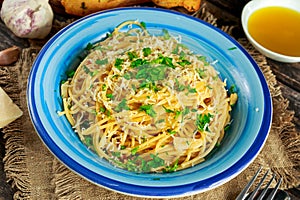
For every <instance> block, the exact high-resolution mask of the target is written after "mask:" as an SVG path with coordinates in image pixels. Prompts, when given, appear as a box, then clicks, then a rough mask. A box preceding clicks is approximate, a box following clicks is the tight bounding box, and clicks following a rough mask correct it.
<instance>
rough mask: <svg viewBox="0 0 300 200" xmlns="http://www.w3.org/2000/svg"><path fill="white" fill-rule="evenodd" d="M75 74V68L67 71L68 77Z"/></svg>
mask: <svg viewBox="0 0 300 200" xmlns="http://www.w3.org/2000/svg"><path fill="white" fill-rule="evenodd" d="M74 74H75V70H70V71H67V72H66V75H67V77H68V78H73V76H74Z"/></svg>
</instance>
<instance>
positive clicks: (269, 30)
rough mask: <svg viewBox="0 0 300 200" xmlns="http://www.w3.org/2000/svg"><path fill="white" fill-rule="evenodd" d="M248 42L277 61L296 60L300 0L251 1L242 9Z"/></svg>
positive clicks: (299, 43)
mask: <svg viewBox="0 0 300 200" xmlns="http://www.w3.org/2000/svg"><path fill="white" fill-rule="evenodd" d="M241 21H242V26H243V29H244V31H245V34H246V36H247V38H248V40H249V42H251V43H252V45H253V46H254V47H255V48H256V49H257V50H258V51H259V52H260V53H262V54H264V55H265V56H267V57H269V58H272V59H274V60H277V61H281V62H300V0H284V1H283V0H252V1H249V2H248V3H247V4H246V5H245V7H244V8H243V11H242V18H241Z"/></svg>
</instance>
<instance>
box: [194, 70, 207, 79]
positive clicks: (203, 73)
mask: <svg viewBox="0 0 300 200" xmlns="http://www.w3.org/2000/svg"><path fill="white" fill-rule="evenodd" d="M196 71H197V72H198V74H199V76H200V78H205V77H206V74H205V71H206V69H196Z"/></svg>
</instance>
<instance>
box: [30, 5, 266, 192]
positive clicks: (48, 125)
mask: <svg viewBox="0 0 300 200" xmlns="http://www.w3.org/2000/svg"><path fill="white" fill-rule="evenodd" d="M125 20H139V21H143V22H145V23H146V25H147V29H148V30H149V31H150V33H158V32H159V33H160V32H161V30H162V29H167V30H168V31H169V33H170V34H172V35H180V36H181V37H182V43H184V44H185V45H186V46H188V47H189V48H190V49H192V50H193V51H194V52H195V53H199V54H202V55H205V56H207V59H208V61H210V62H212V63H213V66H214V67H215V69H216V70H218V71H219V72H220V76H221V78H222V79H225V78H226V79H227V83H228V84H227V85H229V86H230V85H232V84H234V85H235V86H236V88H237V91H238V96H239V99H238V102H237V104H236V106H235V107H234V110H233V112H232V118H233V120H234V121H233V123H232V126H231V128H230V130H229V131H228V132H227V134H226V136H225V138H224V139H223V141H222V143H221V146H220V148H218V150H216V151H215V152H214V153H213V154H211V155H210V156H209V157H208V158H207V160H206V161H205V162H203V163H200V164H198V165H196V166H194V167H192V168H188V169H185V170H182V171H177V172H174V173H165V174H136V173H133V172H128V171H125V170H122V169H118V168H115V167H112V165H111V164H109V163H108V162H107V161H105V160H102V159H100V158H98V156H97V155H95V154H94V153H93V152H91V151H89V150H88V149H87V148H86V147H85V146H84V145H83V144H82V143H81V142H80V140H79V139H78V137H77V135H76V133H74V131H73V130H72V128H71V126H70V124H69V122H68V121H67V119H66V118H65V117H64V116H61V117H60V116H58V114H57V112H58V111H61V110H62V99H61V97H60V83H61V80H63V79H66V75H65V73H66V71H68V70H70V68H72V67H74V66H76V65H78V63H79V61H80V60H79V59H78V55H80V53H81V52H82V51H83V49H84V48H85V47H86V45H87V44H88V43H93V42H96V41H99V40H101V39H103V38H104V37H105V36H106V34H107V33H108V32H111V31H112V30H113V29H114V27H116V26H117V25H119V24H120V23H121V22H123V21H125ZM27 95H28V107H29V111H30V116H31V119H32V122H33V124H34V127H35V128H36V131H37V133H38V134H39V136H40V138H41V139H42V141H43V142H44V143H45V145H46V146H47V147H48V148H49V150H50V151H51V152H52V153H53V154H54V155H55V156H56V157H57V158H58V159H59V160H60V161H61V162H63V163H64V164H65V165H66V166H67V167H68V168H70V169H71V170H73V171H74V172H76V173H78V174H79V175H80V176H82V177H84V178H85V179H87V180H89V181H91V182H92V183H95V184H97V185H100V186H103V187H105V188H108V189H111V190H114V191H117V192H121V193H125V194H129V195H134V196H143V197H179V196H186V195H192V194H196V193H199V192H204V191H206V190H210V189H212V188H215V187H217V186H219V185H221V184H224V183H225V182H227V181H229V180H230V179H232V178H234V177H235V176H237V175H238V174H239V173H240V172H241V171H242V170H244V169H245V168H246V167H247V166H248V165H249V164H250V163H251V162H252V161H253V160H254V158H255V157H256V156H257V155H258V153H259V151H260V150H261V148H262V146H263V145H264V142H265V140H266V138H267V135H268V132H269V129H270V125H271V120H272V102H271V96H270V92H269V89H268V86H267V83H266V81H265V79H264V76H263V74H262V72H261V71H260V69H259V67H258V66H257V64H256V63H255V61H254V60H253V59H252V58H251V56H250V55H249V54H248V53H247V52H246V51H245V50H244V49H243V48H242V47H241V46H240V45H239V44H238V43H237V42H236V41H235V40H233V39H232V38H231V37H230V36H228V35H227V34H226V33H224V32H222V31H221V30H219V29H217V28H215V27H213V26H211V25H210V24H208V23H206V22H203V21H201V20H199V19H196V18H193V17H190V16H187V15H184V14H181V13H177V12H173V11H169V10H163V9H154V8H122V9H114V10H108V11H104V12H100V13H96V14H92V15H89V16H87V17H84V18H81V19H79V20H77V21H76V22H74V23H72V24H70V25H69V26H67V27H66V28H64V29H62V30H61V31H60V32H58V33H57V34H56V35H55V36H54V37H52V38H51V39H50V40H49V42H48V43H47V44H46V45H45V46H44V47H43V49H42V50H41V51H40V53H39V55H38V57H37V58H36V60H35V63H34V65H33V67H32V70H31V72H30V76H29V81H28V91H27Z"/></svg>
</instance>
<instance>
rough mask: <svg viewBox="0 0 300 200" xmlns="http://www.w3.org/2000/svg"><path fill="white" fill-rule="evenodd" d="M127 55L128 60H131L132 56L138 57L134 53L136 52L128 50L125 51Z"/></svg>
mask: <svg viewBox="0 0 300 200" xmlns="http://www.w3.org/2000/svg"><path fill="white" fill-rule="evenodd" d="M127 55H128V57H129V60H133V59H134V58H138V55H137V54H136V52H134V51H132V52H131V51H129V52H127Z"/></svg>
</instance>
